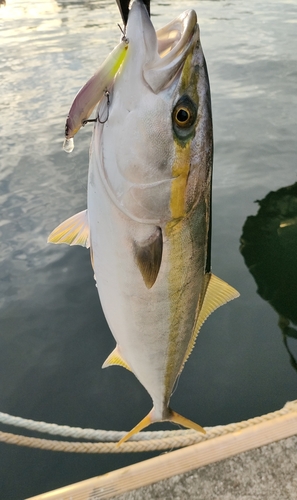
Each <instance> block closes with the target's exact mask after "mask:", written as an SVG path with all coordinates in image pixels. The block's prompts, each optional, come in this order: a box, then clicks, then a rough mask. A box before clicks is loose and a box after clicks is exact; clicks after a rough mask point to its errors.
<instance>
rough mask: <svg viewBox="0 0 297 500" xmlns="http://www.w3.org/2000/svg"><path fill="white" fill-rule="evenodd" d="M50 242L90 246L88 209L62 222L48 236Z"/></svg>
mask: <svg viewBox="0 0 297 500" xmlns="http://www.w3.org/2000/svg"><path fill="white" fill-rule="evenodd" d="M47 241H48V243H55V244H57V245H59V244H61V243H66V244H67V245H71V246H72V245H81V246H82V247H86V248H89V247H90V230H89V221H88V211H87V210H83V211H82V212H79V213H78V214H75V215H73V216H72V217H70V218H69V219H67V220H65V221H64V222H62V223H61V224H60V225H59V226H58V227H56V229H54V230H53V231H52V232H51V234H50V235H49V237H48V240H47Z"/></svg>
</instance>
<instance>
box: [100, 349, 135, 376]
mask: <svg viewBox="0 0 297 500" xmlns="http://www.w3.org/2000/svg"><path fill="white" fill-rule="evenodd" d="M114 365H118V366H122V367H123V368H126V370H129V371H130V372H132V370H131V368H130V366H129V365H128V363H127V362H126V361H125V360H124V359H123V357H122V355H121V353H120V351H119V348H118V346H116V348H115V349H114V350H113V351H112V352H111V353H110V355H109V356H108V357H107V358H106V360H105V361H104V363H103V365H102V368H107V367H108V366H114Z"/></svg>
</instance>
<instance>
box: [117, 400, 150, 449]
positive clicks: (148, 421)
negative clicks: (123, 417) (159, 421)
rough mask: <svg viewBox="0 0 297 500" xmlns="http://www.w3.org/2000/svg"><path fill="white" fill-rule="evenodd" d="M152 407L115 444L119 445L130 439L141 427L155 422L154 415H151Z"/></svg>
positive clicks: (143, 427)
mask: <svg viewBox="0 0 297 500" xmlns="http://www.w3.org/2000/svg"><path fill="white" fill-rule="evenodd" d="M153 412H154V408H153V409H152V410H151V411H150V412H149V413H148V414H147V415H146V417H144V418H143V419H142V420H141V421H140V422H139V423H138V424H137V425H135V427H133V429H131V431H130V432H128V433H127V434H126V435H125V436H124V437H123V438H122V439H121V440H120V441H119V442H118V443H117V446H120V445H121V444H123V443H124V442H125V441H127V440H128V439H130V437H132V436H134V434H137V433H138V432H140V431H142V429H145V428H146V427H148V426H149V425H150V424H152V423H153V422H155V419H154V416H153Z"/></svg>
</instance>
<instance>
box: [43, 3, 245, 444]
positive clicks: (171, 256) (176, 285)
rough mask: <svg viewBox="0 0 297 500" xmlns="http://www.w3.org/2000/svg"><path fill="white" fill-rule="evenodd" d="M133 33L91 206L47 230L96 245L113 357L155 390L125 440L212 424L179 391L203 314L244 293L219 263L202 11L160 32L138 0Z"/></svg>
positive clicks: (97, 131)
mask: <svg viewBox="0 0 297 500" xmlns="http://www.w3.org/2000/svg"><path fill="white" fill-rule="evenodd" d="M126 36H127V38H128V39H129V50H128V51H127V55H126V57H125V60H124V62H123V64H122V65H121V67H120V69H119V71H118V72H117V74H116V75H115V78H114V80H113V82H112V85H110V87H109V88H108V90H109V92H110V106H109V117H108V120H107V121H106V123H104V124H102V123H99V122H98V121H97V122H96V124H95V127H94V133H93V139H92V144H91V148H90V168H89V180H88V209H87V210H86V211H84V212H81V213H79V214H77V215H75V216H73V217H71V218H70V219H68V220H67V221H66V222H64V223H62V224H61V225H60V226H58V228H57V229H55V230H54V231H53V233H52V234H51V235H50V237H49V241H51V242H53V243H68V244H81V245H85V246H87V247H88V246H90V249H91V259H92V264H93V268H94V273H95V278H96V281H97V287H98V292H99V296H100V300H101V303H102V307H103V310H104V313H105V316H106V319H107V321H108V324H109V326H110V329H111V332H112V334H113V336H114V338H115V341H116V347H115V349H114V351H113V352H112V353H111V354H110V356H109V357H108V358H107V359H106V361H105V362H104V364H103V367H104V368H105V367H108V366H110V365H121V366H123V367H125V368H127V369H128V370H131V371H132V372H133V373H134V375H135V376H136V377H137V378H138V380H139V381H140V382H141V384H142V385H143V386H144V387H145V389H146V390H147V391H148V393H149V394H150V396H151V398H152V400H153V408H152V410H151V411H150V413H149V414H148V415H147V416H146V417H145V418H144V419H143V420H142V421H141V422H140V423H139V424H138V425H136V427H134V428H133V429H132V430H131V431H130V432H129V433H128V434H127V435H126V436H125V437H124V438H123V439H122V440H121V441H120V443H122V442H123V441H125V440H126V439H128V438H129V437H130V436H132V435H133V434H135V433H136V432H138V431H140V430H141V429H143V428H145V427H147V426H148V425H149V424H151V423H153V422H159V421H164V420H167V421H171V422H175V423H177V424H181V425H183V426H185V427H189V428H193V429H196V430H197V431H201V432H203V428H202V427H200V426H199V425H198V424H196V423H194V422H192V421H190V420H188V419H187V418H185V417H183V416H181V415H179V414H178V413H176V412H174V411H173V410H172V409H171V408H170V406H169V401H170V397H171V394H172V391H173V388H174V384H175V382H176V380H177V377H178V376H179V374H180V373H181V371H182V369H183V367H184V364H185V362H186V361H187V359H188V357H189V355H190V353H191V351H192V349H193V347H194V344H195V340H196V337H197V335H198V332H199V330H200V328H201V326H202V324H203V322H204V321H205V320H206V318H207V317H208V316H209V315H210V314H211V313H212V312H213V311H214V310H215V309H216V308H218V307H219V306H221V305H223V304H225V303H226V302H228V301H229V300H232V299H234V298H235V297H238V295H239V294H238V292H237V291H236V290H235V289H234V288H232V287H231V286H229V285H228V284H227V283H225V282H224V281H222V280H221V279H219V278H217V277H216V276H214V275H213V274H212V273H211V270H210V220H211V177H212V158H213V137H212V118H211V102H210V90H209V82H208V75H207V69H206V63H205V59H204V56H203V52H202V48H201V43H200V36H199V27H198V24H197V17H196V13H195V12H194V11H193V10H188V11H186V12H184V13H183V14H181V15H180V16H179V17H178V18H177V19H175V20H174V21H172V22H171V23H169V24H168V25H167V26H165V27H164V28H162V29H161V30H158V31H155V29H154V27H153V25H152V23H151V20H150V17H149V15H148V13H147V10H146V8H145V5H144V3H143V1H142V0H135V1H134V3H133V5H132V8H131V10H130V12H129V17H128V23H127V33H126ZM105 108H106V100H105V99H103V100H102V101H101V102H100V104H99V107H98V111H97V113H98V114H99V115H100V114H102V113H104V111H105Z"/></svg>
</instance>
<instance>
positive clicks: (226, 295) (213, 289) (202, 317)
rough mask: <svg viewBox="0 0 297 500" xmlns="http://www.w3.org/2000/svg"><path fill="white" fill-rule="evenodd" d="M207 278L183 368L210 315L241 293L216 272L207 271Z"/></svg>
mask: <svg viewBox="0 0 297 500" xmlns="http://www.w3.org/2000/svg"><path fill="white" fill-rule="evenodd" d="M205 280H207V281H206V283H205V292H204V298H203V302H202V306H201V309H200V311H199V313H198V317H197V319H196V324H195V327H194V329H193V334H192V337H191V340H190V343H189V345H188V349H187V352H186V355H185V358H184V362H183V365H182V368H183V366H184V364H185V362H186V361H187V359H188V357H189V356H190V354H191V352H192V350H193V348H194V345H195V342H196V338H197V335H198V333H199V331H200V329H201V327H202V325H203V323H204V322H205V321H206V320H207V318H208V316H210V315H211V313H212V312H213V311H215V310H216V309H218V307H221V306H223V305H224V304H227V302H229V301H230V300H233V299H236V298H237V297H239V295H240V294H239V293H238V291H237V290H235V288H233V287H232V286H230V285H228V283H226V281H223V280H221V279H220V278H218V277H217V276H215V275H214V274H211V273H207V274H206V275H205ZM198 307H199V305H198Z"/></svg>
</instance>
